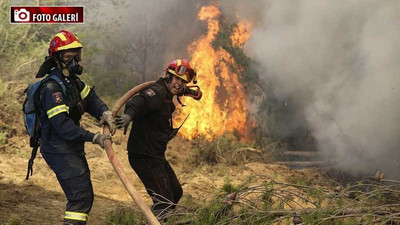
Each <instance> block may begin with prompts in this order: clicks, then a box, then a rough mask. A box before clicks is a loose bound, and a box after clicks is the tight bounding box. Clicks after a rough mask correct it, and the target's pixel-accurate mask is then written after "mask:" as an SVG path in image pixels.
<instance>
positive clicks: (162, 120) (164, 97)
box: [116, 59, 202, 219]
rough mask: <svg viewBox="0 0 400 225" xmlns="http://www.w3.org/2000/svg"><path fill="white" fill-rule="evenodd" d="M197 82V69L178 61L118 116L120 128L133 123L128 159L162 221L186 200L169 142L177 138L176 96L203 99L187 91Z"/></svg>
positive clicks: (127, 104)
mask: <svg viewBox="0 0 400 225" xmlns="http://www.w3.org/2000/svg"><path fill="white" fill-rule="evenodd" d="M191 81H193V82H194V83H196V69H195V68H193V67H191V66H190V64H189V62H188V61H187V60H185V59H183V60H174V61H173V62H172V63H171V64H169V66H168V67H167V68H166V69H165V75H164V77H162V78H160V79H158V80H157V81H156V82H155V83H154V84H153V85H152V86H151V87H150V88H148V89H147V90H144V91H142V92H140V94H139V95H136V96H134V97H133V98H132V99H130V100H129V101H128V102H127V103H126V106H125V112H124V114H122V115H120V116H116V125H117V128H123V127H125V132H126V128H127V127H128V126H129V124H130V122H131V121H133V125H132V129H131V132H130V135H129V139H128V157H129V162H130V165H131V167H132V168H133V170H134V171H135V172H136V174H137V175H138V176H139V178H140V180H141V181H142V182H143V184H144V186H145V187H146V190H147V193H148V194H149V195H150V196H151V197H152V199H153V203H154V204H153V206H152V210H153V212H154V213H155V215H156V216H157V217H158V218H159V219H163V217H164V215H165V213H166V212H168V211H169V210H171V209H173V208H175V206H174V204H177V203H178V201H179V199H180V198H181V197H182V194H183V190H182V187H181V185H180V183H179V181H178V179H177V177H176V175H175V173H174V170H173V169H172V167H171V166H170V164H169V163H168V161H167V160H166V158H165V151H166V148H167V143H168V141H169V140H171V139H172V138H173V136H175V134H176V132H177V129H176V128H175V129H174V128H173V124H172V113H173V112H174V110H175V105H174V103H173V101H172V98H173V96H174V95H178V96H181V95H190V96H192V97H193V98H195V99H196V100H200V98H201V95H202V93H201V91H200V90H199V89H198V90H197V91H194V90H192V89H189V88H187V86H186V84H188V83H190V82H191Z"/></svg>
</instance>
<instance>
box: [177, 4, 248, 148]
mask: <svg viewBox="0 0 400 225" xmlns="http://www.w3.org/2000/svg"><path fill="white" fill-rule="evenodd" d="M220 15H221V12H220V11H219V9H218V8H217V7H216V6H205V7H202V8H201V10H200V12H199V14H198V18H199V19H200V20H202V21H205V22H207V27H208V32H207V34H206V35H204V36H202V37H200V38H199V39H197V40H195V41H194V42H193V43H192V44H191V45H190V46H189V47H188V51H189V53H190V55H191V62H190V64H191V65H192V66H196V68H197V74H198V85H199V86H200V87H201V90H202V92H203V97H202V99H201V100H200V101H195V100H193V99H191V98H183V99H182V100H184V101H185V104H186V105H187V106H186V107H183V108H180V110H179V111H178V113H177V119H176V120H177V123H176V124H180V123H181V122H182V121H183V120H184V118H185V117H186V115H188V114H190V117H189V118H188V120H187V121H186V123H185V125H184V126H182V129H181V131H180V134H181V135H182V136H183V137H185V138H188V139H192V138H193V137H195V136H198V135H204V136H205V137H206V138H207V139H208V140H211V139H212V138H213V137H218V136H221V135H222V134H223V133H224V132H226V131H231V132H236V133H238V134H240V135H241V136H244V135H245V134H246V121H247V119H246V117H247V112H248V111H247V104H246V95H245V92H244V87H243V85H242V84H241V83H240V82H239V79H238V74H237V73H235V72H234V71H240V68H237V67H238V66H237V65H236V62H235V60H234V58H233V57H232V56H231V55H230V54H229V53H228V52H227V51H225V50H224V49H222V48H221V47H220V48H218V49H214V48H213V46H212V43H213V41H214V40H215V38H216V35H217V33H218V31H219V30H220V24H219V20H218V19H219V16H220ZM249 30H250V24H249V23H248V22H246V23H238V26H237V28H236V29H235V30H234V33H233V34H232V37H231V40H232V43H233V44H234V45H242V44H243V43H244V42H245V41H246V40H247V39H248V38H249V37H250V32H249ZM232 67H233V70H232Z"/></svg>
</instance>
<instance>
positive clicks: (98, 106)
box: [79, 81, 108, 120]
mask: <svg viewBox="0 0 400 225" xmlns="http://www.w3.org/2000/svg"><path fill="white" fill-rule="evenodd" d="M81 83H82V85H81V86H82V87H81V90H79V91H80V94H81V98H82V100H85V101H86V108H85V111H87V112H88V113H89V114H90V115H92V116H93V117H95V118H96V119H97V120H100V119H101V116H102V114H103V113H104V112H105V111H107V110H108V107H107V105H106V104H105V103H104V102H103V101H102V100H101V99H100V98H99V97H98V96H97V94H96V91H95V90H94V89H93V88H91V87H89V85H86V84H85V83H84V82H82V81H81Z"/></svg>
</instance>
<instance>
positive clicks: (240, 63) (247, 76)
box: [212, 20, 259, 89]
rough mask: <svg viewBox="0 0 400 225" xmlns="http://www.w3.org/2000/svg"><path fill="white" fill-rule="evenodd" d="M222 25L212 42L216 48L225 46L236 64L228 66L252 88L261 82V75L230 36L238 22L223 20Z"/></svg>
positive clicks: (241, 80) (246, 85) (242, 81)
mask: <svg viewBox="0 0 400 225" xmlns="http://www.w3.org/2000/svg"><path fill="white" fill-rule="evenodd" d="M220 26H221V29H220V30H219V32H218V33H217V36H216V38H215V40H214V42H213V43H212V45H213V47H214V48H215V49H218V48H223V49H224V50H225V51H227V52H228V53H229V54H231V55H232V57H233V59H234V61H235V63H236V65H231V64H228V66H229V67H230V69H231V70H232V71H233V72H235V73H237V74H238V75H239V78H240V82H241V83H242V84H244V85H245V87H246V88H247V89H249V88H252V87H253V85H254V83H258V82H259V76H258V74H257V72H256V71H255V69H254V67H253V66H252V64H253V63H254V62H253V61H252V60H251V59H250V58H249V57H248V56H247V55H246V54H245V52H244V51H243V48H242V46H237V45H233V44H232V40H231V38H230V37H231V35H232V34H233V31H234V29H235V28H236V27H237V24H236V23H232V22H229V21H226V20H222V21H220Z"/></svg>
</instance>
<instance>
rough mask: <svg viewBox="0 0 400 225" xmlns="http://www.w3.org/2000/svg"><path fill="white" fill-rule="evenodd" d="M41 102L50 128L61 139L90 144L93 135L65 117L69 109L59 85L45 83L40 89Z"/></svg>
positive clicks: (50, 82)
mask: <svg viewBox="0 0 400 225" xmlns="http://www.w3.org/2000/svg"><path fill="white" fill-rule="evenodd" d="M42 102H43V107H44V111H45V112H46V114H47V117H48V118H49V120H50V123H51V126H52V128H53V129H54V131H55V132H56V133H57V134H58V135H59V136H60V137H61V138H63V139H64V140H66V141H87V142H92V140H93V137H94V134H93V133H91V132H89V131H87V130H85V129H83V128H82V127H79V126H77V125H75V123H74V121H73V120H72V119H70V118H69V117H68V116H67V115H68V112H69V108H68V106H67V105H66V103H65V100H64V96H63V94H62V90H61V88H60V86H59V85H57V84H56V83H55V82H52V81H49V82H47V83H46V85H44V87H43V89H42Z"/></svg>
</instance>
